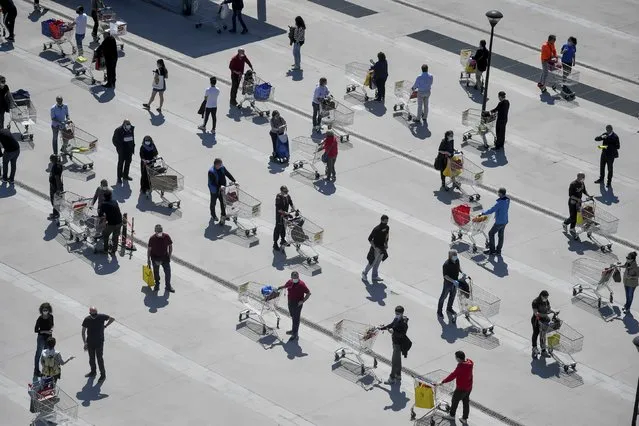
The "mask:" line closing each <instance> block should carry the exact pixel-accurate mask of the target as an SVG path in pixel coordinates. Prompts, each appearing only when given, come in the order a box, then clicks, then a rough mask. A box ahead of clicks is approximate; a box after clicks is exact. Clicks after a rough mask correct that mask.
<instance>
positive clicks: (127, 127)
mask: <svg viewBox="0 0 639 426" xmlns="http://www.w3.org/2000/svg"><path fill="white" fill-rule="evenodd" d="M124 130H126V131H127V132H128V131H129V130H131V125H130V124H125V125H124Z"/></svg>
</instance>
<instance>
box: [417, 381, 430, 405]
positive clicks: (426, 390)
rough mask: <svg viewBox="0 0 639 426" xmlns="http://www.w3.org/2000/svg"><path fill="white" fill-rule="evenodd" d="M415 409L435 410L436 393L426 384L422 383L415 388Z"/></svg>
mask: <svg viewBox="0 0 639 426" xmlns="http://www.w3.org/2000/svg"><path fill="white" fill-rule="evenodd" d="M415 407H417V408H425V409H431V408H435V391H434V390H433V388H432V387H430V386H429V385H427V384H426V383H423V382H420V383H419V384H417V385H416V386H415Z"/></svg>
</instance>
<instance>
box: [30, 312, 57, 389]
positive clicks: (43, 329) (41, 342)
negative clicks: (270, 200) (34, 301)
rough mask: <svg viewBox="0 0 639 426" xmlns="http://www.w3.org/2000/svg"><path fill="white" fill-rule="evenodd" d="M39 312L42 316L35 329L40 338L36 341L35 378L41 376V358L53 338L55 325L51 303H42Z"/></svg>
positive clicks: (37, 320) (39, 317)
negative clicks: (49, 340)
mask: <svg viewBox="0 0 639 426" xmlns="http://www.w3.org/2000/svg"><path fill="white" fill-rule="evenodd" d="M38 311H39V312H40V315H39V316H38V319H36V323H35V327H34V328H33V331H34V333H36V334H37V336H38V338H37V340H36V352H35V356H34V358H33V377H39V376H41V373H40V356H41V355H42V351H43V350H44V348H45V345H46V343H47V339H48V338H49V337H51V334H53V325H54V322H53V309H52V308H51V304H50V303H48V302H44V303H42V304H41V305H40V308H39V309H38Z"/></svg>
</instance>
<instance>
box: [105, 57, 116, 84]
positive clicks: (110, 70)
mask: <svg viewBox="0 0 639 426" xmlns="http://www.w3.org/2000/svg"><path fill="white" fill-rule="evenodd" d="M117 64H118V60H117V59H109V60H106V61H105V65H106V78H107V85H108V86H113V87H115V67H116V65H117Z"/></svg>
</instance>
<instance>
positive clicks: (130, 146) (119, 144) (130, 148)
mask: <svg viewBox="0 0 639 426" xmlns="http://www.w3.org/2000/svg"><path fill="white" fill-rule="evenodd" d="M134 129H135V127H133V126H132V125H131V122H130V121H129V120H124V122H123V123H122V125H121V126H119V127H117V128H116V129H115V131H114V132H113V139H112V140H113V145H114V146H115V149H116V151H117V152H118V171H117V176H118V184H121V183H122V179H124V180H133V178H131V177H130V176H129V168H130V167H131V160H132V159H133V153H134V152H135V139H134V134H133V131H134Z"/></svg>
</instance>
